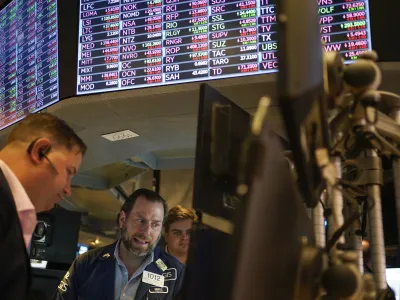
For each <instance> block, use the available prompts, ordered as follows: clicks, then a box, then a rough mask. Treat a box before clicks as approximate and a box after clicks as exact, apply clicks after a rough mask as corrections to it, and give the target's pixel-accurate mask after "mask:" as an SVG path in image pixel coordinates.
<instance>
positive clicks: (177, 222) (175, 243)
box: [165, 205, 198, 264]
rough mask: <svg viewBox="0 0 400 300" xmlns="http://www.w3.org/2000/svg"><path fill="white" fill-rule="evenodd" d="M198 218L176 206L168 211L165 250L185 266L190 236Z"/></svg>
mask: <svg viewBox="0 0 400 300" xmlns="http://www.w3.org/2000/svg"><path fill="white" fill-rule="evenodd" d="M197 220H198V216H197V215H196V212H195V211H194V210H191V209H188V208H185V207H182V206H180V205H177V206H175V207H173V208H171V209H170V210H169V211H168V216H167V221H166V223H165V244H166V245H165V250H166V251H167V252H168V253H170V254H171V255H173V256H175V257H176V258H177V259H178V260H179V261H180V262H181V263H183V264H186V260H187V255H188V250H189V244H190V235H191V233H192V230H193V225H194V224H195V223H196V222H197Z"/></svg>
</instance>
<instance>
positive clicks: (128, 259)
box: [118, 241, 146, 277]
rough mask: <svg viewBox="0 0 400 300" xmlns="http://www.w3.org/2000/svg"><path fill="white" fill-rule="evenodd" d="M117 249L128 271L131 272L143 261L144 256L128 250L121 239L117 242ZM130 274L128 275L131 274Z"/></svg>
mask: <svg viewBox="0 0 400 300" xmlns="http://www.w3.org/2000/svg"><path fill="white" fill-rule="evenodd" d="M118 250H119V251H118V253H119V257H120V258H121V260H122V262H123V263H124V265H125V267H126V268H127V269H128V272H129V273H132V274H133V273H134V272H135V271H136V270H137V269H138V268H139V267H140V266H141V264H142V263H143V261H144V260H145V259H146V256H137V255H134V254H132V253H131V252H129V250H128V249H126V247H125V245H124V243H123V242H122V241H121V242H120V243H119V249H118ZM132 274H129V275H130V276H132ZM130 276H129V277H130Z"/></svg>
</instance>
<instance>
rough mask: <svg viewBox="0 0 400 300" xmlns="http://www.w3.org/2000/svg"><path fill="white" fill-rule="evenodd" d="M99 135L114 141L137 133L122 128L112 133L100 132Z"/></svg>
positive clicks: (135, 135) (128, 137) (125, 138)
mask: <svg viewBox="0 0 400 300" xmlns="http://www.w3.org/2000/svg"><path fill="white" fill-rule="evenodd" d="M101 136H102V137H103V138H105V139H107V140H109V141H111V142H116V141H121V140H127V139H131V138H134V137H137V136H139V135H138V134H137V133H134V132H133V131H130V130H122V131H117V132H113V133H108V134H102V135H101Z"/></svg>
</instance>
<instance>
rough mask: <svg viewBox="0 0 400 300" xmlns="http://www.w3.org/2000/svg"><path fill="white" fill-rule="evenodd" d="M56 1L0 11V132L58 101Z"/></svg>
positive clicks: (26, 2)
mask: <svg viewBox="0 0 400 300" xmlns="http://www.w3.org/2000/svg"><path fill="white" fill-rule="evenodd" d="M57 25H58V22H57V0H36V1H35V0H13V1H11V2H10V3H9V4H8V5H7V6H5V7H4V8H3V9H2V10H0V130H1V129H3V128H5V127H7V126H9V125H11V124H13V123H15V122H17V121H19V120H21V119H22V118H23V117H24V116H26V115H27V114H29V113H35V112H37V111H40V110H41V109H43V108H45V107H47V106H49V105H51V104H53V103H55V102H57V101H58V100H59V93H58V32H57Z"/></svg>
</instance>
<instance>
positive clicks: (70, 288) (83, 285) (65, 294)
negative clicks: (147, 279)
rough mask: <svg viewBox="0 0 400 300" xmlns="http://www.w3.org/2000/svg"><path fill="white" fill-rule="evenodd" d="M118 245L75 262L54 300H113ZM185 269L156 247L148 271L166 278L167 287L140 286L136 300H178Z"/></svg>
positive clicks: (84, 256)
mask: <svg viewBox="0 0 400 300" xmlns="http://www.w3.org/2000/svg"><path fill="white" fill-rule="evenodd" d="M115 246H116V243H114V244H111V245H108V246H105V247H101V248H96V249H93V250H91V251H88V252H86V253H84V254H82V255H80V256H78V258H76V259H75V261H74V263H73V264H72V266H71V268H70V269H69V271H68V273H67V274H66V275H65V277H64V279H63V280H62V281H61V283H60V285H59V286H58V290H57V292H56V294H55V295H54V296H53V298H52V299H53V300H114V287H115V264H116V260H115V258H114V250H115ZM158 259H161V260H162V261H163V262H164V263H165V265H166V266H167V268H168V269H167V270H165V271H164V272H163V271H161V270H160V269H159V268H158V267H157V266H156V264H155V261H156V260H158ZM184 268H185V266H184V265H183V264H182V263H181V262H180V261H178V260H177V259H176V258H175V257H173V256H172V255H170V254H168V253H166V252H165V251H164V250H162V249H160V248H159V247H156V248H155V249H154V262H152V263H151V264H149V265H148V266H147V267H146V269H145V270H146V271H148V272H151V273H156V274H159V275H163V276H164V278H165V282H164V287H156V286H152V285H150V284H147V283H144V282H143V281H141V282H140V284H139V287H138V290H137V293H136V296H135V300H175V299H176V298H177V297H178V295H179V293H180V291H181V288H182V284H183V277H184Z"/></svg>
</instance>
